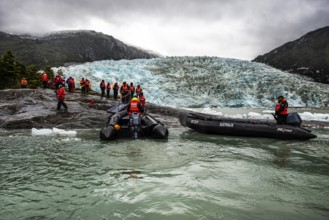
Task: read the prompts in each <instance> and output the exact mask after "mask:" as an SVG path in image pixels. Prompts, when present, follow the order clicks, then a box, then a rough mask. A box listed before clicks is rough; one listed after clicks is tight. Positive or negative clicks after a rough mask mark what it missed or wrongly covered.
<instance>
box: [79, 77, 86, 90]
mask: <svg viewBox="0 0 329 220" xmlns="http://www.w3.org/2000/svg"><path fill="white" fill-rule="evenodd" d="M80 86H81V93H82V94H86V80H85V78H82V79H81V80H80Z"/></svg>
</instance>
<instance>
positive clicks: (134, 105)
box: [127, 96, 144, 115]
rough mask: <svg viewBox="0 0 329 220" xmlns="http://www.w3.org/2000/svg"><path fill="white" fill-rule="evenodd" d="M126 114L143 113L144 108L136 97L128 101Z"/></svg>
mask: <svg viewBox="0 0 329 220" xmlns="http://www.w3.org/2000/svg"><path fill="white" fill-rule="evenodd" d="M127 112H128V114H129V115H131V114H132V113H134V112H137V113H138V114H142V113H144V108H143V106H142V104H141V103H140V101H139V99H138V98H137V97H136V96H135V97H134V98H132V99H131V100H130V103H129V105H128V107H127Z"/></svg>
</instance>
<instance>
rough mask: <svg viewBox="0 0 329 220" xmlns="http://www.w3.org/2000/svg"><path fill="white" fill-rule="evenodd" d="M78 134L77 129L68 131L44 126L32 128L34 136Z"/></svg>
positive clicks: (72, 135)
mask: <svg viewBox="0 0 329 220" xmlns="http://www.w3.org/2000/svg"><path fill="white" fill-rule="evenodd" d="M76 134H77V132H76V131H66V130H63V129H58V128H53V129H49V128H43V129H36V128H32V136H54V135H61V136H71V137H74V136H75V135H76Z"/></svg>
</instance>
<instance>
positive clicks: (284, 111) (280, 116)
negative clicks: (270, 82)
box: [274, 96, 288, 124]
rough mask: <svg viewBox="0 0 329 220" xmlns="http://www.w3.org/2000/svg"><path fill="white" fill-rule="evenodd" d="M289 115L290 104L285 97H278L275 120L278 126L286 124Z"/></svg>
mask: <svg viewBox="0 0 329 220" xmlns="http://www.w3.org/2000/svg"><path fill="white" fill-rule="evenodd" d="M287 115H288V102H287V100H286V99H285V98H284V97H283V96H279V97H278V104H277V105H276V107H275V116H274V117H275V119H276V121H277V124H285V123H286V118H287Z"/></svg>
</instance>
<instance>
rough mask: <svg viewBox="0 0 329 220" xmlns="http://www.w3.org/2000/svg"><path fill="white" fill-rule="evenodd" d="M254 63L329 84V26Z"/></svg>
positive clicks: (263, 56) (265, 55)
mask: <svg viewBox="0 0 329 220" xmlns="http://www.w3.org/2000/svg"><path fill="white" fill-rule="evenodd" d="M253 61H255V62H261V63H265V64H268V65H270V66H273V67H275V68H278V69H281V70H285V71H288V72H291V73H297V74H301V75H304V76H308V77H311V78H313V79H314V80H315V81H316V82H322V83H329V26H327V27H324V28H320V29H317V30H315V31H312V32H309V33H307V34H305V35H304V36H302V37H301V38H299V39H297V40H295V41H292V42H288V43H286V44H284V45H282V46H280V47H278V48H276V49H274V50H272V51H270V52H269V53H266V54H264V55H261V56H258V57H256V58H255V59H254V60H253Z"/></svg>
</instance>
